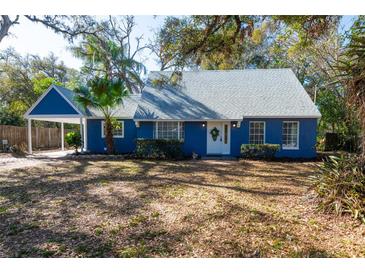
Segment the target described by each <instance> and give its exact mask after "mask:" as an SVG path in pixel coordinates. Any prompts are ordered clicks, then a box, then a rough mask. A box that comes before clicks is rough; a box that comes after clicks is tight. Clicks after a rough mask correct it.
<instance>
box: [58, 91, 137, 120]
mask: <svg viewBox="0 0 365 274" xmlns="http://www.w3.org/2000/svg"><path fill="white" fill-rule="evenodd" d="M54 86H55V87H56V89H57V90H58V91H59V92H61V93H62V94H63V95H64V96H65V97H66V98H67V99H68V100H69V101H70V102H71V103H72V104H73V105H74V106H75V107H76V108H77V109H78V110H79V111H80V112H81V113H82V114H84V115H85V116H87V117H103V114H102V112H101V111H100V110H98V109H95V108H92V107H88V108H87V109H85V108H84V107H83V106H81V105H80V104H79V103H78V102H77V101H76V100H75V93H74V92H73V91H72V90H69V89H67V88H65V87H62V86H58V85H54ZM140 98H141V95H130V96H129V97H127V98H125V99H124V100H123V104H121V105H120V106H119V107H117V108H115V109H113V110H112V112H113V115H114V116H115V117H120V118H132V117H133V116H134V114H135V112H136V109H137V105H138V101H139V100H140Z"/></svg>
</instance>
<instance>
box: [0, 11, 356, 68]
mask: <svg viewBox="0 0 365 274" xmlns="http://www.w3.org/2000/svg"><path fill="white" fill-rule="evenodd" d="M164 18H165V16H135V21H136V27H135V31H134V35H135V37H138V36H140V35H141V34H143V38H144V41H145V42H146V43H147V42H148V41H149V40H151V39H152V38H153V35H154V32H155V31H156V30H157V29H158V28H159V27H160V26H161V25H162V24H163V21H164ZM354 19H355V17H354V16H344V17H343V18H342V21H341V25H342V26H343V31H344V30H347V29H348V28H349V27H350V26H351V25H352V22H353V20H354ZM68 46H69V44H68V42H67V41H66V40H65V39H64V38H63V36H62V35H60V34H56V33H54V32H53V31H52V30H50V29H47V28H46V27H44V26H43V25H42V24H36V23H33V22H30V21H29V20H27V19H26V18H24V17H21V19H20V24H18V25H15V26H14V27H12V28H11V35H10V36H8V37H5V38H4V39H3V40H2V42H1V43H0V50H3V49H6V48H8V47H13V48H14V49H15V50H16V51H17V52H19V53H20V54H22V55H25V54H27V53H28V54H37V55H40V56H47V55H48V54H49V53H50V52H53V53H54V54H55V55H56V56H58V57H59V59H60V60H62V61H63V62H64V63H65V65H66V66H68V67H71V68H75V69H79V68H80V67H81V65H82V62H81V60H80V59H77V58H76V57H74V56H72V54H71V52H70V51H69V50H68V49H67V47H68ZM140 58H141V60H140V61H143V64H144V65H145V66H146V68H147V70H148V71H151V70H159V68H160V67H159V65H158V63H157V59H156V56H154V55H153V54H151V53H150V52H149V51H148V50H145V51H144V52H143V54H142V56H140Z"/></svg>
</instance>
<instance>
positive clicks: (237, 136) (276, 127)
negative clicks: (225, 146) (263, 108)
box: [231, 119, 317, 158]
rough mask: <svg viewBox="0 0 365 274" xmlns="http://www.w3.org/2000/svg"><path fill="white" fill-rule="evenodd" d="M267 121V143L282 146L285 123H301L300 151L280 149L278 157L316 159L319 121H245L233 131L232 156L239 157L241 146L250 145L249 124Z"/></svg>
mask: <svg viewBox="0 0 365 274" xmlns="http://www.w3.org/2000/svg"><path fill="white" fill-rule="evenodd" d="M250 121H265V124H266V130H265V141H266V143H267V144H279V145H280V146H281V145H282V124H283V121H299V149H297V150H285V149H280V151H279V152H278V153H277V154H276V156H277V157H289V158H314V157H316V135H317V119H243V121H242V122H241V127H240V128H232V129H231V136H232V137H231V154H232V156H239V154H240V146H241V144H248V138H249V122H250Z"/></svg>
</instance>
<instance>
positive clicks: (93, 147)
mask: <svg viewBox="0 0 365 274" xmlns="http://www.w3.org/2000/svg"><path fill="white" fill-rule="evenodd" d="M101 121H102V119H88V120H87V137H88V143H87V146H88V150H89V151H91V152H94V153H104V152H106V144H105V138H102V137H101ZM122 121H124V138H114V148H115V150H116V151H117V152H118V153H130V152H133V151H134V150H135V148H136V144H135V139H136V137H137V130H136V125H135V123H134V121H133V120H132V119H127V120H122Z"/></svg>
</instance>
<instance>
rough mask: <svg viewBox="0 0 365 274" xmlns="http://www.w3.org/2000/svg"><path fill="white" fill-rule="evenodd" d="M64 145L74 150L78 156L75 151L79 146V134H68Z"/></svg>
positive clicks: (74, 132) (76, 132)
mask: <svg viewBox="0 0 365 274" xmlns="http://www.w3.org/2000/svg"><path fill="white" fill-rule="evenodd" d="M65 140H66V143H67V144H68V145H69V146H70V147H73V148H74V149H75V152H76V154H78V151H77V149H78V148H79V147H80V146H81V134H80V132H78V131H71V132H68V133H67V134H66V136H65Z"/></svg>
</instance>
